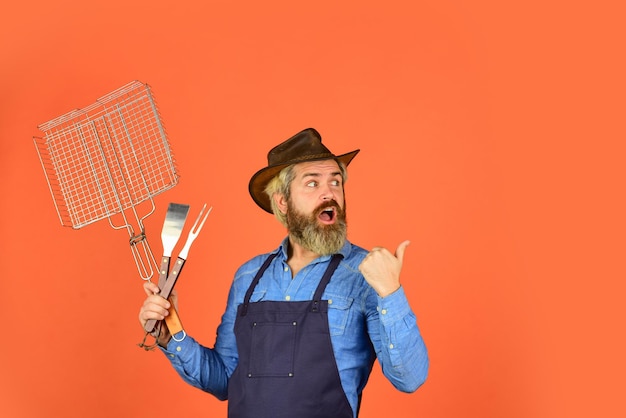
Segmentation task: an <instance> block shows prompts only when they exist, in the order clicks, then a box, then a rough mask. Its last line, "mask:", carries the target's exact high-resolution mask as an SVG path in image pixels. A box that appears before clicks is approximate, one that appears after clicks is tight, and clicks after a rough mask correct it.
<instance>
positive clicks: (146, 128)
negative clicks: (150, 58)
mask: <svg viewBox="0 0 626 418" xmlns="http://www.w3.org/2000/svg"><path fill="white" fill-rule="evenodd" d="M39 129H40V130H41V131H42V132H44V134H45V135H44V137H43V138H35V145H36V147H37V151H38V152H39V157H40V159H41V163H42V166H43V168H44V172H45V174H46V178H47V180H48V185H49V186H50V191H51V193H52V196H53V200H54V202H55V205H56V208H57V212H58V214H59V218H60V220H61V224H62V225H64V226H72V227H74V228H81V227H83V226H85V225H87V224H90V223H92V222H96V221H98V220H100V219H103V218H105V217H109V216H112V215H114V214H116V213H120V212H122V211H124V210H126V209H129V208H131V207H134V206H136V205H138V204H140V203H141V202H144V201H146V200H148V199H151V198H152V197H153V196H155V195H157V194H159V193H161V192H163V191H165V190H168V189H170V188H172V187H173V186H175V185H176V184H177V182H178V174H177V172H176V167H175V165H174V160H173V157H172V153H171V149H170V146H169V143H168V141H167V136H166V133H165V130H164V128H163V126H162V124H161V119H160V115H159V112H158V109H157V106H156V104H155V102H154V99H153V97H152V95H151V92H150V88H149V86H148V85H146V84H142V83H140V82H133V83H130V84H128V85H126V86H124V87H122V88H120V89H118V90H116V91H114V92H112V93H111V94H109V95H107V96H105V97H103V98H101V99H98V100H97V102H96V103H94V104H93V105H91V106H88V107H86V108H84V109H82V110H74V111H72V112H69V113H67V114H65V115H63V116H60V117H58V118H56V119H53V120H51V121H49V122H46V123H44V124H41V125H40V126H39Z"/></svg>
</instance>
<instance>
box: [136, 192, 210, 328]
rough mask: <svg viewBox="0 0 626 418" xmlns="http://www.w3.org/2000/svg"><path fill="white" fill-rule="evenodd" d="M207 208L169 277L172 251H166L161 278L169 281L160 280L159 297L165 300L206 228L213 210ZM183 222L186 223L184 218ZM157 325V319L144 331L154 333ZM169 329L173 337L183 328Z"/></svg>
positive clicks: (201, 214) (172, 308) (194, 225)
mask: <svg viewBox="0 0 626 418" xmlns="http://www.w3.org/2000/svg"><path fill="white" fill-rule="evenodd" d="M206 206H207V205H206V203H205V204H204V206H203V207H202V210H201V211H200V214H199V215H198V218H197V219H196V222H195V223H194V224H193V226H192V227H191V230H190V231H189V235H188V236H187V242H185V246H184V247H183V249H182V250H180V253H179V254H178V258H177V259H176V262H175V263H174V268H173V269H172V271H171V272H170V273H169V275H167V271H168V269H169V258H170V257H169V256H170V255H171V249H170V250H169V252H168V251H167V249H166V251H165V253H166V254H165V255H164V257H163V260H162V265H161V269H160V273H161V274H160V276H165V275H167V279H166V280H165V281H163V280H159V289H160V292H159V295H160V296H161V297H163V298H165V299H168V298H169V297H170V294H171V293H172V290H173V289H174V285H175V284H176V281H177V280H178V278H179V277H180V272H181V270H182V269H183V266H184V265H185V261H186V260H187V257H188V255H189V248H191V244H192V243H193V241H194V240H195V239H196V237H197V236H198V234H199V233H200V230H201V229H202V227H203V226H204V222H205V221H206V220H207V218H208V216H209V214H210V213H211V210H213V206H211V207H210V208H209V210H208V211H207V212H206V214H205V213H204V211H205V210H206ZM203 215H204V217H203ZM185 217H186V214H185ZM201 220H202V221H201ZM182 222H183V223H184V218H183V220H182ZM181 229H182V228H181ZM172 312H175V310H174V305H172V307H171V308H170V313H172ZM175 316H176V317H177V314H175ZM166 318H167V317H166ZM156 323H157V320H156V319H150V320H148V321H147V322H146V325H145V326H144V330H145V331H146V332H147V333H151V332H153V331H154V328H155V326H156ZM168 328H169V329H170V333H171V334H172V335H173V334H174V333H175V332H177V331H181V330H182V327H179V328H180V329H176V330H174V329H172V326H171V325H170V323H168Z"/></svg>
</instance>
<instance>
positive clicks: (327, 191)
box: [320, 185, 335, 200]
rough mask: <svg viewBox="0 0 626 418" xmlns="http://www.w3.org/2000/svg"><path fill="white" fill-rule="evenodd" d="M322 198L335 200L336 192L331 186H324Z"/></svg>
mask: <svg viewBox="0 0 626 418" xmlns="http://www.w3.org/2000/svg"><path fill="white" fill-rule="evenodd" d="M320 197H321V199H322V200H332V199H334V198H335V192H334V191H333V189H332V188H331V187H330V186H329V185H325V186H322V189H321V194H320Z"/></svg>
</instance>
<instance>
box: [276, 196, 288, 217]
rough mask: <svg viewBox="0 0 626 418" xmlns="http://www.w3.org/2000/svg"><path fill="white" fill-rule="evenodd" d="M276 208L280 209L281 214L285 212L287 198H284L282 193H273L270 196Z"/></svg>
mask: <svg viewBox="0 0 626 418" xmlns="http://www.w3.org/2000/svg"><path fill="white" fill-rule="evenodd" d="M272 198H273V199H274V202H275V203H276V206H277V207H278V210H280V211H281V212H282V213H283V214H285V213H287V199H285V195H284V194H282V193H274V195H273V196H272Z"/></svg>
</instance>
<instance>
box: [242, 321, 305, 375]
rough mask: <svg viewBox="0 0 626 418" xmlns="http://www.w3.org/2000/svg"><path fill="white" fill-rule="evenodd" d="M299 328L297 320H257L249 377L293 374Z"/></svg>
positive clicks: (253, 333)
mask: <svg viewBox="0 0 626 418" xmlns="http://www.w3.org/2000/svg"><path fill="white" fill-rule="evenodd" d="M297 328H298V326H297V323H296V322H295V321H294V322H278V323H276V322H255V323H254V324H253V325H252V341H251V342H252V344H251V346H250V367H249V370H248V377H251V378H254V377H291V376H293V373H294V370H293V366H294V354H295V348H296V329H297Z"/></svg>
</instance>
